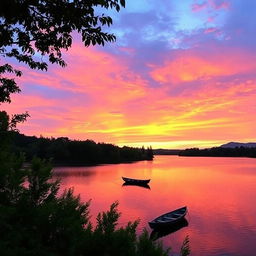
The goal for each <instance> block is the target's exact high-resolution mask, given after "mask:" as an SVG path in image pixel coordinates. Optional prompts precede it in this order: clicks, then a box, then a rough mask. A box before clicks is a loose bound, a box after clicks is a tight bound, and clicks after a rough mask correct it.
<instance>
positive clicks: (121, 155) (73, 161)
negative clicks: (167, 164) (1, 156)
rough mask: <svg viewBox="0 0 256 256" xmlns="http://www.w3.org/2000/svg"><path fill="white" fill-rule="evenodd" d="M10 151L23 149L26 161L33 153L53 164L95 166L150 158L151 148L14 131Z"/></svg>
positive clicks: (21, 150)
mask: <svg viewBox="0 0 256 256" xmlns="http://www.w3.org/2000/svg"><path fill="white" fill-rule="evenodd" d="M12 141H13V142H12V145H11V147H12V151H13V152H15V153H18V152H24V153H25V157H26V160H27V161H30V160H31V159H32V158H33V157H34V156H37V157H40V158H43V159H50V158H51V159H52V162H53V164H55V165H96V164H103V163H123V162H132V161H140V160H152V159H153V157H154V156H153V150H152V148H151V147H150V148H146V149H145V148H144V147H142V148H133V147H126V146H124V147H118V146H116V145H113V144H107V143H96V142H94V141H92V140H85V141H80V140H70V139H69V138H67V137H60V138H44V137H40V138H38V137H35V136H26V135H23V134H20V133H16V132H14V133H13V135H12Z"/></svg>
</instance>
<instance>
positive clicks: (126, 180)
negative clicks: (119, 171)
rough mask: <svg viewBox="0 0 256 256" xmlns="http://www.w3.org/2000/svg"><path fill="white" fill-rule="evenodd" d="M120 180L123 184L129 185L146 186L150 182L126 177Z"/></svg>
mask: <svg viewBox="0 0 256 256" xmlns="http://www.w3.org/2000/svg"><path fill="white" fill-rule="evenodd" d="M122 179H123V180H124V182H126V183H129V184H144V185H145V184H148V183H149V182H150V179H149V180H139V179H131V178H126V177H122Z"/></svg>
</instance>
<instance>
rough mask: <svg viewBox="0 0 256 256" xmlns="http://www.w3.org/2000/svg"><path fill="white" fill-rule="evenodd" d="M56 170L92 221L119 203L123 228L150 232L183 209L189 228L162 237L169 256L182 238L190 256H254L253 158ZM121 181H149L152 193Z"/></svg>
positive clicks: (174, 159)
mask: <svg viewBox="0 0 256 256" xmlns="http://www.w3.org/2000/svg"><path fill="white" fill-rule="evenodd" d="M54 171H55V174H56V175H57V176H59V177H61V179H62V189H64V188H67V187H74V191H75V194H80V195H81V199H82V201H88V200H89V199H92V202H91V207H90V209H91V211H90V212H91V216H92V221H93V222H94V221H95V217H96V215H97V213H98V212H100V211H104V210H107V209H108V208H109V206H110V204H111V203H113V202H114V201H116V200H118V201H119V210H120V211H121V212H122V216H121V219H120V223H121V224H125V223H127V222H128V221H130V220H131V221H132V220H137V219H140V225H139V228H138V231H139V232H140V231H141V230H142V229H143V228H144V227H146V228H147V229H148V230H149V231H150V232H151V229H150V228H149V226H148V221H150V220H152V219H154V218H155V217H157V216H159V215H161V214H163V213H165V212H168V211H171V210H174V209H176V208H179V207H182V206H185V205H186V206H187V207H188V214H187V216H186V221H187V223H183V225H181V227H177V228H174V230H170V232H171V231H172V233H170V234H160V235H162V237H161V238H159V239H160V240H162V241H163V243H164V246H166V247H169V246H171V247H172V253H173V254H172V255H175V254H176V253H177V252H179V249H180V246H181V244H182V241H183V240H184V238H185V237H186V235H189V238H190V246H191V250H192V253H191V255H192V256H201V255H202V256H203V255H204V256H238V255H240V256H255V255H256V242H255V238H256V204H255V198H256V159H250V158H209V157H178V156H156V157H155V159H154V161H141V162H136V163H132V164H117V165H101V166H95V167H56V168H55V169H54ZM122 176H127V177H133V178H138V179H148V178H150V179H151V181H150V183H149V185H150V189H149V188H143V187H137V186H122V184H123V181H122V179H121V177H122ZM175 229H176V232H175ZM167 233H168V232H167Z"/></svg>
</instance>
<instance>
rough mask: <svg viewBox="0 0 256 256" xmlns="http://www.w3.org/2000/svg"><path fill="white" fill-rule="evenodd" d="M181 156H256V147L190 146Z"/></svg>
mask: <svg viewBox="0 0 256 256" xmlns="http://www.w3.org/2000/svg"><path fill="white" fill-rule="evenodd" d="M179 155H180V156H212V157H256V148H255V147H254V148H252V147H251V148H250V147H235V148H225V147H214V148H206V149H199V148H189V149H185V150H182V151H181V152H180V153H179Z"/></svg>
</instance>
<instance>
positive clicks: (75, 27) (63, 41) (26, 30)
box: [0, 0, 125, 103]
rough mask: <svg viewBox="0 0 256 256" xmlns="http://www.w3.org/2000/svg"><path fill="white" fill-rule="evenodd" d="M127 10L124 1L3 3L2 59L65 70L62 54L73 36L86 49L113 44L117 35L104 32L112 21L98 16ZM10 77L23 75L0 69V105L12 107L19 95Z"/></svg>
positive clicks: (0, 19)
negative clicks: (101, 11) (13, 95)
mask: <svg viewBox="0 0 256 256" xmlns="http://www.w3.org/2000/svg"><path fill="white" fill-rule="evenodd" d="M124 6H125V0H94V1H91V0H1V1H0V57H2V58H6V57H11V58H14V59H16V60H17V61H18V62H22V63H25V64H27V65H28V66H29V67H30V68H31V69H39V70H47V67H48V63H57V64H59V65H61V66H63V67H64V66H65V65H66V63H65V61H64V60H63V58H62V51H63V50H68V49H69V48H70V47H71V45H72V41H73V38H72V32H75V31H76V32H78V33H79V34H80V35H81V36H82V41H83V43H84V45H85V46H86V47H88V46H90V45H96V44H98V45H104V44H105V43H106V42H113V41H115V39H116V37H115V35H113V34H111V33H107V32H104V31H103V27H105V26H107V27H108V26H110V25H111V24H112V18H111V17H110V16H107V15H105V14H104V13H103V14H98V12H99V10H105V11H106V10H107V9H115V10H116V11H119V10H120V8H121V7H124ZM96 8H98V12H97V13H96V11H95V9H96ZM44 57H45V58H44ZM43 58H44V60H42V59H43ZM7 73H12V74H13V75H14V76H21V75H22V73H21V71H19V70H17V69H15V68H13V67H12V65H10V64H8V63H6V64H3V65H1V66H0V103H1V102H9V103H10V102H11V98H10V95H11V94H12V93H18V92H20V89H19V87H18V85H17V84H16V82H15V80H14V79H13V78H11V77H10V75H7Z"/></svg>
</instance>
